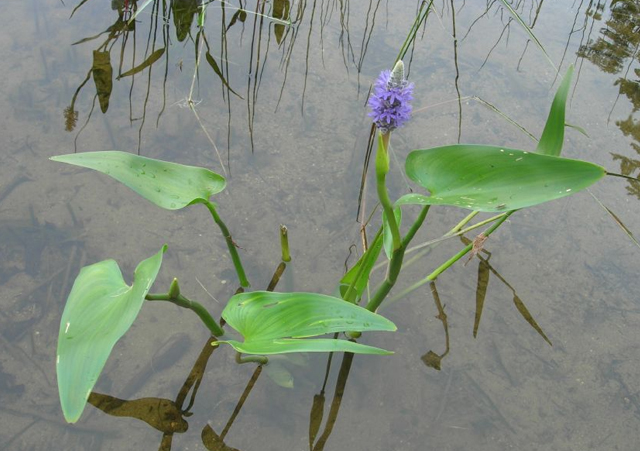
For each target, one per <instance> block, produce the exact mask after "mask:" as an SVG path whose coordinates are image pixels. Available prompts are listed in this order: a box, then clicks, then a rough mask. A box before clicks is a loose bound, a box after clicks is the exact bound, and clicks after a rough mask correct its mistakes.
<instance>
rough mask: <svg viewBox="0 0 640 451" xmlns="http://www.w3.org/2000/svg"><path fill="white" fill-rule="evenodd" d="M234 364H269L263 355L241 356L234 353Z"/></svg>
mask: <svg viewBox="0 0 640 451" xmlns="http://www.w3.org/2000/svg"><path fill="white" fill-rule="evenodd" d="M236 363H238V364H243V363H257V364H259V365H266V364H267V363H269V359H268V358H267V356H264V355H242V354H240V353H239V352H236Z"/></svg>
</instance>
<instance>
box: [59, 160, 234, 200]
mask: <svg viewBox="0 0 640 451" xmlns="http://www.w3.org/2000/svg"><path fill="white" fill-rule="evenodd" d="M51 160H53V161H59V162H62V163H68V164H73V165H75V166H81V167H85V168H89V169H94V170H96V171H100V172H102V173H104V174H107V175H109V176H111V177H112V178H114V179H116V180H117V181H119V182H120V183H122V184H124V185H126V186H128V187H129V188H131V189H132V190H134V191H135V192H136V193H138V194H139V195H141V196H142V197H144V198H145V199H147V200H148V201H150V202H153V203H154V204H156V205H157V206H158V207H162V208H165V209H167V210H178V209H180V208H184V207H186V206H187V205H191V204H194V203H199V202H204V201H207V200H208V199H209V197H211V196H212V195H214V194H216V193H219V192H220V191H222V190H223V189H224V187H225V185H226V180H225V178H224V177H223V176H221V175H219V174H216V173H215V172H212V171H210V170H208V169H205V168H200V167H196V166H186V165H183V164H178V163H169V162H167V161H160V160H154V159H153V158H146V157H141V156H138V155H133V154H130V153H127V152H120V151H117V150H105V151H101V152H84V153H75V154H69V155H60V156H56V157H52V158H51Z"/></svg>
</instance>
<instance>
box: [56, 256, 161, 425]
mask: <svg viewBox="0 0 640 451" xmlns="http://www.w3.org/2000/svg"><path fill="white" fill-rule="evenodd" d="M166 250H167V245H166V244H165V245H163V246H162V248H161V249H160V250H159V251H158V252H157V253H156V254H154V255H152V256H151V257H149V258H147V259H145V260H142V261H141V262H140V263H139V264H138V266H137V267H136V269H135V271H134V279H133V282H132V284H131V286H129V288H133V287H134V286H135V285H136V276H137V275H138V272H139V270H140V269H141V268H142V267H143V266H144V265H145V264H150V265H151V264H155V265H156V267H155V269H152V271H151V277H149V281H148V284H147V286H146V287H145V288H144V289H143V290H142V302H140V307H139V308H138V312H136V314H135V315H134V316H133V319H132V320H131V323H130V324H129V326H128V327H126V329H125V330H124V332H123V333H122V334H121V335H120V336H119V337H117V338H115V340H113V343H112V344H111V349H110V350H109V353H108V354H107V356H106V358H105V359H104V362H102V364H101V365H100V369H99V371H98V374H97V376H96V378H95V380H94V381H93V383H90V384H88V390H86V392H85V393H84V395H83V396H82V398H83V399H84V401H83V402H82V403H81V402H77V403H76V404H73V405H71V406H69V405H68V402H67V396H66V391H65V389H63V388H62V386H61V380H62V378H63V377H62V375H61V374H60V371H61V367H60V361H61V360H60V341H61V338H62V337H63V334H64V333H65V332H66V329H67V326H66V321H65V319H66V311H67V306H66V305H65V310H64V311H63V313H62V317H61V319H60V330H59V334H58V348H57V350H56V374H57V379H58V393H59V396H60V405H61V407H62V413H63V415H64V417H65V420H66V421H67V422H69V423H75V422H77V421H78V420H79V419H80V416H81V415H82V412H83V411H84V408H85V406H86V403H87V399H88V398H89V395H90V394H91V390H92V389H93V387H94V385H95V384H96V382H97V380H98V378H99V377H100V374H101V373H102V370H103V369H104V365H105V364H106V362H107V360H108V359H109V356H110V355H111V352H112V351H113V347H114V346H115V344H116V343H117V342H118V341H119V340H120V338H122V336H124V334H125V333H126V332H127V331H128V330H129V328H130V327H131V325H132V324H133V322H134V321H135V318H136V317H137V315H138V313H139V312H140V309H141V308H142V305H143V304H144V298H145V297H146V295H147V293H148V292H149V289H150V288H151V285H152V284H153V282H154V281H155V279H156V277H157V275H158V272H159V271H160V266H161V265H162V255H163V254H164V253H165V252H166ZM155 260H158V261H157V262H156V261H155ZM108 262H113V263H114V264H115V265H116V268H117V269H118V270H120V267H119V266H118V264H117V262H115V260H103V261H100V262H97V263H94V264H92V265H87V266H85V267H83V268H82V269H81V270H80V273H79V274H78V277H77V278H76V280H78V278H80V276H81V274H82V272H83V271H84V270H85V269H86V268H90V267H92V266H95V265H99V264H105V263H108ZM120 274H121V275H122V273H120ZM123 281H124V279H123ZM125 285H126V283H125ZM74 287H75V283H74ZM72 293H73V288H72V289H71V293H70V294H69V298H70V297H71V294H72ZM89 385H90V386H89Z"/></svg>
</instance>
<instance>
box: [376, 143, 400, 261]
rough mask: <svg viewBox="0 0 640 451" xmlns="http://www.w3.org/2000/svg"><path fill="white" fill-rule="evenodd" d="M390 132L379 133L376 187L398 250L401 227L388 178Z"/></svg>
mask: <svg viewBox="0 0 640 451" xmlns="http://www.w3.org/2000/svg"><path fill="white" fill-rule="evenodd" d="M388 148H389V133H379V135H378V151H377V152H376V188H377V190H378V199H379V200H380V205H382V210H383V211H384V215H385V216H386V218H387V224H388V225H389V229H391V236H392V238H393V250H394V251H395V250H397V249H398V248H399V247H400V244H401V239H400V229H399V228H398V223H397V221H396V216H395V215H394V214H393V204H392V203H391V199H390V198H389V194H388V193H387V185H386V178H387V173H388V172H389V153H388Z"/></svg>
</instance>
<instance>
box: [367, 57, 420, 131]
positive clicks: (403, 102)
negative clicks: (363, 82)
mask: <svg viewBox="0 0 640 451" xmlns="http://www.w3.org/2000/svg"><path fill="white" fill-rule="evenodd" d="M412 94H413V83H409V82H408V81H407V80H405V78H404V64H403V63H402V61H398V63H397V64H396V66H395V67H394V68H393V72H392V71H389V70H385V71H382V73H381V74H380V76H379V77H378V79H377V80H376V83H375V85H374V87H373V93H372V94H371V96H370V97H369V107H371V113H369V116H371V117H372V118H373V122H374V123H375V124H376V127H378V129H379V130H380V131H381V132H382V133H389V132H391V131H393V130H395V129H396V128H398V127H402V126H403V125H404V124H405V122H407V121H408V120H409V119H410V117H411V108H412V107H411V104H410V103H409V102H410V101H411V100H413V96H412Z"/></svg>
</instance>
